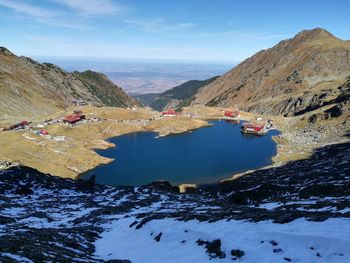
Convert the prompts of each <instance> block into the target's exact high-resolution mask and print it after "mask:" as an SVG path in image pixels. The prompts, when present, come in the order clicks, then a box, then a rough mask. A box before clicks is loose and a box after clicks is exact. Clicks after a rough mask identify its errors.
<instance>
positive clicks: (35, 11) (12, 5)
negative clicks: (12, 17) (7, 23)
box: [0, 0, 54, 18]
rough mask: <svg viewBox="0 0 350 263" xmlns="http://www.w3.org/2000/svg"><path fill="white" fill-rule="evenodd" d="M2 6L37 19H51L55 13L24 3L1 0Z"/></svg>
mask: <svg viewBox="0 0 350 263" xmlns="http://www.w3.org/2000/svg"><path fill="white" fill-rule="evenodd" d="M0 5H1V6H4V7H7V8H9V9H12V10H13V11H15V12H18V13H22V14H25V15H29V16H32V17H37V18H49V17H52V16H53V15H54V13H53V12H52V11H50V10H48V9H45V8H41V7H38V6H33V5H29V4H26V3H24V2H18V1H9V0H0Z"/></svg>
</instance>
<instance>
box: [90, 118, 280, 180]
mask: <svg viewBox="0 0 350 263" xmlns="http://www.w3.org/2000/svg"><path fill="white" fill-rule="evenodd" d="M211 123H212V124H213V126H210V127H204V128H200V129H198V130H194V131H192V132H187V133H183V134H178V135H170V136H166V137H161V138H156V136H157V134H156V133H153V132H138V133H132V134H127V135H123V136H119V137H114V138H111V139H109V141H110V142H112V143H114V144H115V145H116V148H110V149H107V150H97V153H98V154H100V155H102V156H105V157H109V158H113V159H115V161H113V162H112V163H110V164H107V165H101V166H98V167H97V168H95V169H93V170H91V171H89V172H87V173H86V174H85V175H84V176H83V178H84V179H86V178H90V177H91V175H93V174H94V175H96V182H98V183H100V184H108V185H120V186H121V185H131V186H140V185H144V184H148V183H151V182H153V181H156V180H167V181H169V182H170V183H172V184H180V183H197V184H206V183H215V182H218V181H219V180H220V179H223V178H228V177H230V176H231V175H232V174H234V173H238V172H242V171H246V170H249V169H255V168H259V167H263V166H266V165H269V164H271V158H272V157H273V156H274V155H275V154H276V143H275V142H274V141H272V138H271V137H272V136H273V135H276V134H278V132H277V131H270V132H269V133H268V134H267V135H266V136H263V137H257V136H244V135H242V134H241V132H240V125H238V124H232V123H230V122H226V121H213V122H211Z"/></svg>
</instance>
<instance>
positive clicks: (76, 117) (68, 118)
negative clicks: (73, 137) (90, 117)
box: [63, 111, 85, 124]
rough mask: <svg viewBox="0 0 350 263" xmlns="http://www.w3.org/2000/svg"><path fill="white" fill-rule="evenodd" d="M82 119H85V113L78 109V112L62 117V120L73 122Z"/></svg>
mask: <svg viewBox="0 0 350 263" xmlns="http://www.w3.org/2000/svg"><path fill="white" fill-rule="evenodd" d="M84 119H85V115H84V114H83V113H82V112H81V111H79V112H75V113H74V114H72V115H67V116H66V117H64V119H63V122H64V123H70V124H74V123H77V122H79V121H81V120H84Z"/></svg>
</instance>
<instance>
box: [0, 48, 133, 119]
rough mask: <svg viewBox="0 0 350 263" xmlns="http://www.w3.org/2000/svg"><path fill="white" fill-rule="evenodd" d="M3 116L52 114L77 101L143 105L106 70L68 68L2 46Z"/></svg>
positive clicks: (0, 112) (0, 116)
mask: <svg viewBox="0 0 350 263" xmlns="http://www.w3.org/2000/svg"><path fill="white" fill-rule="evenodd" d="M0 88H1V94H2V96H1V98H0V120H1V119H3V120H5V121H6V120H8V119H9V118H15V119H16V118H23V117H34V116H40V115H49V114H51V113H53V112H56V111H58V110H62V109H65V108H67V107H69V106H72V105H74V101H76V100H81V101H83V102H84V103H87V104H91V105H95V106H116V107H123V108H127V107H130V106H132V105H140V104H139V102H137V101H136V100H135V99H133V98H132V97H130V96H129V95H127V94H126V93H125V92H124V91H123V90H122V89H121V88H120V87H118V86H117V85H115V84H114V83H113V82H112V81H110V80H109V79H108V78H107V77H106V76H105V75H104V74H102V73H99V72H94V71H84V72H77V71H74V72H66V71H65V70H63V69H62V68H60V67H58V66H57V65H54V64H52V63H39V62H37V61H35V60H33V59H31V58H28V57H24V56H21V57H18V56H16V55H15V54H14V53H12V52H11V51H10V50H8V49H7V48H5V47H0Z"/></svg>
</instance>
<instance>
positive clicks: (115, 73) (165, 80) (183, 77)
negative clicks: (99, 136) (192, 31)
mask: <svg viewBox="0 0 350 263" xmlns="http://www.w3.org/2000/svg"><path fill="white" fill-rule="evenodd" d="M34 59H36V60H38V61H39V62H41V63H43V62H47V63H53V64H56V65H58V66H59V67H61V68H63V69H64V70H66V71H69V72H72V71H85V70H94V71H99V72H102V73H104V74H106V76H107V77H108V78H110V79H111V80H112V81H113V82H114V83H115V84H117V85H119V86H120V87H122V88H123V89H124V90H125V91H126V92H127V93H129V94H145V93H159V92H163V91H165V90H168V89H170V88H173V87H175V86H177V85H180V84H182V83H184V82H186V81H189V80H205V79H208V78H211V77H214V76H217V75H222V74H224V73H225V72H227V71H228V70H230V69H231V68H233V67H234V66H235V65H237V63H238V62H232V63H219V62H213V61H209V62H205V61H181V60H162V59H115V58H109V59H103V58H77V57H75V58H73V57H70V58H67V57H34Z"/></svg>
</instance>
